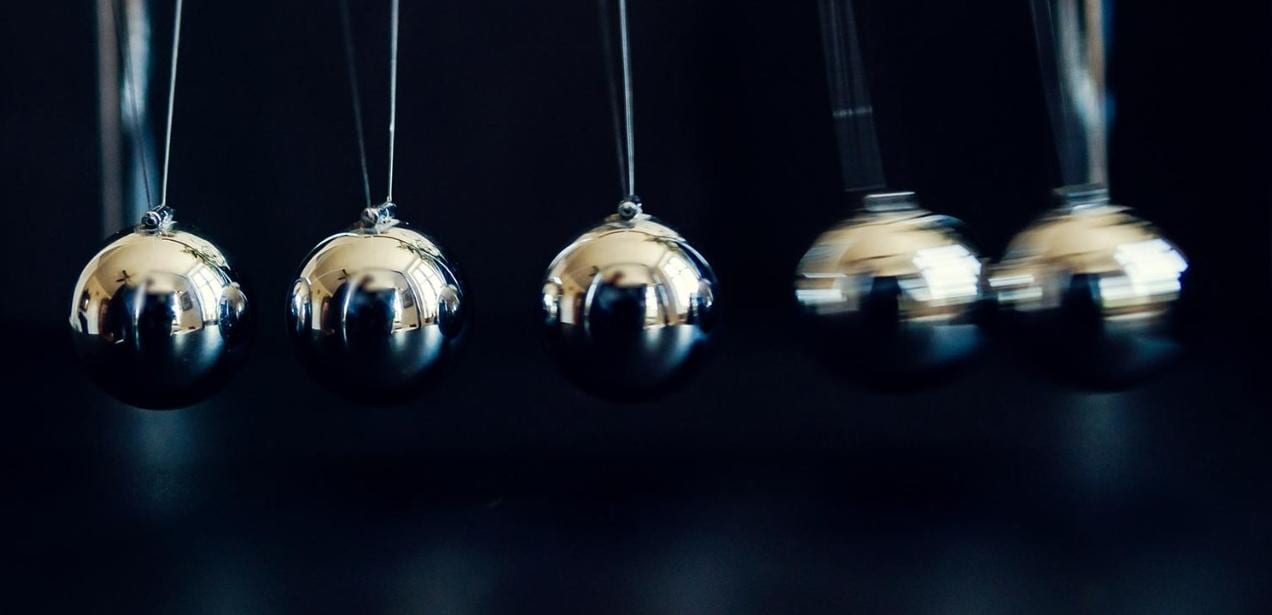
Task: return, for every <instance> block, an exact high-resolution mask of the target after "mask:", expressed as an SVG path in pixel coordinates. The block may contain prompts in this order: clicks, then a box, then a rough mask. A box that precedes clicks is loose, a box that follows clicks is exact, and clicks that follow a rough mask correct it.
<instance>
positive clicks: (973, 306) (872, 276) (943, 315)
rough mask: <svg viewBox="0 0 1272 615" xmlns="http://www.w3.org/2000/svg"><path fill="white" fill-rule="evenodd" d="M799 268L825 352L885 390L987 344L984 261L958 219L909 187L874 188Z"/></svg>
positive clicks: (813, 332) (813, 337) (814, 337)
mask: <svg viewBox="0 0 1272 615" xmlns="http://www.w3.org/2000/svg"><path fill="white" fill-rule="evenodd" d="M864 205H865V207H864V209H863V211H861V212H860V213H858V214H857V215H855V216H853V217H852V218H849V219H848V220H845V221H843V222H842V223H840V224H839V225H838V226H836V227H835V228H832V229H831V230H829V231H826V232H825V233H823V234H822V235H821V236H820V237H818V238H817V240H816V241H815V242H813V245H812V247H810V248H809V249H808V252H807V253H805V254H804V257H803V258H802V259H801V260H800V262H799V266H798V268H797V269H796V271H795V300H796V302H797V304H798V307H799V309H800V311H801V313H802V315H803V318H802V321H803V323H804V326H805V329H806V331H807V332H808V333H809V335H808V338H809V340H810V341H811V343H812V344H813V346H814V349H815V350H816V351H817V354H819V355H820V356H821V357H822V358H823V359H825V360H827V361H828V362H830V364H831V365H832V366H834V367H837V368H841V369H844V370H846V371H848V372H850V373H851V374H852V375H854V376H856V377H859V378H861V379H862V380H863V382H865V383H867V384H871V385H875V386H881V387H884V388H906V387H911V386H916V385H922V384H927V383H930V382H931V381H932V380H936V379H938V377H939V376H942V375H945V374H946V373H948V372H949V371H951V370H952V368H954V367H957V366H959V365H962V364H964V363H965V362H966V361H967V360H968V359H969V358H970V357H972V356H973V355H974V354H975V353H976V351H977V350H978V349H979V348H980V347H981V346H982V341H983V335H982V332H981V330H980V328H979V327H978V324H977V322H976V320H977V319H976V316H977V309H978V302H979V301H980V299H981V297H982V292H981V290H982V283H981V269H982V263H981V259H980V257H979V256H978V255H977V253H976V251H975V250H973V249H972V247H971V246H969V245H968V244H967V243H966V242H965V241H964V240H963V239H962V238H961V237H960V236H959V234H958V233H957V231H956V229H957V227H958V222H957V221H956V220H955V219H953V218H950V217H947V216H939V215H936V214H933V213H931V212H929V211H927V210H924V209H921V208H919V207H918V204H917V200H916V199H915V196H914V194H913V193H909V192H898V193H886V194H872V195H869V196H867V197H866V198H865V200H864Z"/></svg>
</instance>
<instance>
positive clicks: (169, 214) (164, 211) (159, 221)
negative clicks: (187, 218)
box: [137, 205, 176, 231]
mask: <svg viewBox="0 0 1272 615" xmlns="http://www.w3.org/2000/svg"><path fill="white" fill-rule="evenodd" d="M173 214H174V212H173V210H172V208H171V207H168V206H167V205H161V206H159V207H155V208H153V209H148V210H146V212H145V213H143V214H141V222H140V223H139V224H138V225H137V226H138V227H139V229H140V230H143V231H167V230H168V229H171V228H172V225H173V223H175V222H176V219H175V217H174V216H173Z"/></svg>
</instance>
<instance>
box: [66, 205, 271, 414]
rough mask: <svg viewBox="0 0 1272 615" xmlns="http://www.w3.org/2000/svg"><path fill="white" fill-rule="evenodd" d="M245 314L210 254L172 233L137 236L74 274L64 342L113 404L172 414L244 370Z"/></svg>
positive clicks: (215, 253)
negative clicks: (72, 346) (68, 327)
mask: <svg viewBox="0 0 1272 615" xmlns="http://www.w3.org/2000/svg"><path fill="white" fill-rule="evenodd" d="M250 307H251V306H250V304H249V303H248V300H247V295H246V294H245V293H244V291H243V288H242V287H241V286H240V284H239V279H238V277H237V275H236V274H235V272H234V271H233V270H232V269H231V268H230V266H229V264H228V263H227V262H226V259H225V255H224V254H222V253H221V250H220V249H218V248H217V247H216V246H215V245H212V244H211V243H210V242H208V241H207V240H205V239H203V238H201V237H199V236H198V235H195V234H194V233H191V232H190V231H187V230H184V229H182V228H180V227H178V226H177V225H176V224H175V223H165V224H163V225H161V226H160V227H159V228H146V227H138V228H137V229H135V230H129V231H125V232H123V233H120V234H118V235H116V236H115V237H113V238H111V239H110V240H109V242H108V243H107V244H106V247H104V248H102V249H101V250H100V251H99V252H98V253H97V254H96V255H95V256H93V258H92V260H90V261H89V262H88V264H87V265H86V266H85V267H84V270H83V272H82V273H80V277H79V281H78V282H77V283H76V284H75V294H74V296H73V298H72V304H71V317H70V323H71V331H72V339H73V341H74V344H75V350H76V353H77V354H78V356H79V358H80V362H81V364H83V365H84V366H85V368H86V370H87V371H88V373H89V375H90V376H91V377H92V379H93V380H94V381H95V382H96V383H97V384H98V385H99V386H100V387H101V388H103V389H104V390H106V391H107V392H108V393H110V394H111V395H113V396H114V397H116V398H118V399H119V400H121V401H123V402H125V403H128V404H131V405H134V406H139V407H143V408H155V409H167V408H178V407H182V406H188V405H190V404H193V403H195V402H198V401H200V400H202V399H204V398H206V397H207V396H209V395H211V394H212V393H214V392H215V391H216V390H217V389H219V388H220V387H221V385H222V384H224V383H225V381H226V380H227V379H228V378H229V376H230V374H231V373H232V372H233V371H234V368H236V367H238V366H239V365H240V364H241V363H242V362H243V359H244V358H245V356H246V353H247V345H248V342H249V338H250V337H251V309H250Z"/></svg>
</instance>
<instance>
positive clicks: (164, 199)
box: [159, 0, 184, 209]
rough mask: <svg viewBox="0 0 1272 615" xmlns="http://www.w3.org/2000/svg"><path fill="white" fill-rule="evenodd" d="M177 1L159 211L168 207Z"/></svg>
mask: <svg viewBox="0 0 1272 615" xmlns="http://www.w3.org/2000/svg"><path fill="white" fill-rule="evenodd" d="M182 4H184V2H183V0H177V7H176V15H175V16H174V17H173V20H172V68H171V70H170V72H169V75H168V121H167V127H166V128H165V129H164V137H163V184H162V188H161V190H160V192H159V209H163V208H164V207H167V205H168V163H169V161H170V160H171V158H172V107H173V103H174V101H175V100H176V98H177V54H178V53H179V52H180V51H181V5H182Z"/></svg>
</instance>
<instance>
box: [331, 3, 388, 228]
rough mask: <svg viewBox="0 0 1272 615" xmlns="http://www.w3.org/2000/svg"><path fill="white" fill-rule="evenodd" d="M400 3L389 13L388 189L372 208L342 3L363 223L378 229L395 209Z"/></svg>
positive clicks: (353, 56) (354, 66)
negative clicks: (363, 203)
mask: <svg viewBox="0 0 1272 615" xmlns="http://www.w3.org/2000/svg"><path fill="white" fill-rule="evenodd" d="M400 5H401V3H400V2H399V0H392V2H391V3H390V9H389V156H388V158H389V160H388V184H387V186H386V189H385V197H384V202H383V203H381V204H379V205H372V201H371V178H370V174H369V173H368V171H367V144H366V134H365V129H364V123H363V121H362V98H361V96H360V94H359V85H358V69H357V61H356V56H357V54H356V52H355V49H354V44H353V26H352V23H351V22H352V19H351V18H350V15H349V3H348V0H340V22H341V26H342V33H343V35H344V44H345V64H346V67H347V68H348V72H349V92H350V100H351V102H352V103H353V123H354V130H355V134H356V136H357V139H358V160H359V162H360V164H361V167H362V191H363V195H364V196H365V197H366V202H367V206H366V208H364V209H363V210H362V221H363V223H364V224H366V225H368V226H379V225H381V224H385V223H389V222H391V221H392V220H393V214H394V211H395V210H396V205H394V203H393V168H394V162H395V160H396V151H397V150H396V143H397V138H396V137H397V89H398V88H397V75H398V32H399V30H400V27H399V23H400V21H401V19H400V17H399V16H400V14H401V11H400Z"/></svg>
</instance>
